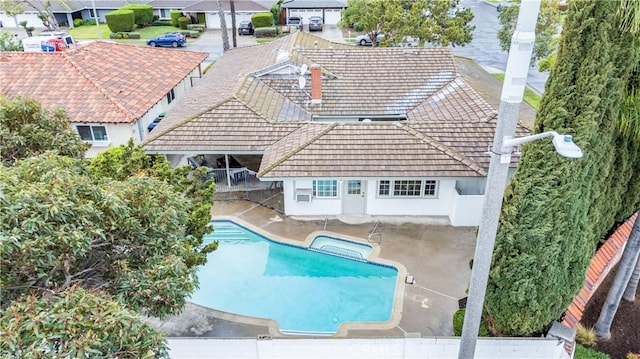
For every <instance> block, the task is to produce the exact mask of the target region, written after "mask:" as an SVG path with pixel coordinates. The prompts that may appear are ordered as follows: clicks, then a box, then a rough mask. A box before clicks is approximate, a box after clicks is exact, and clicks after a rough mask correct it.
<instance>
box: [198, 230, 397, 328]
mask: <svg viewBox="0 0 640 359" xmlns="http://www.w3.org/2000/svg"><path fill="white" fill-rule="evenodd" d="M213 226H214V232H213V233H212V234H209V235H207V236H205V240H206V241H212V240H218V241H219V246H218V249H217V250H216V251H214V252H212V253H210V254H209V256H208V262H207V264H206V265H205V266H203V267H201V268H200V270H199V273H198V275H199V279H200V288H199V289H198V290H197V291H196V292H195V293H194V294H193V295H192V296H191V299H190V301H191V302H193V303H196V304H198V305H201V306H205V307H209V308H212V309H216V310H220V311H224V312H228V313H233V314H239V315H244V316H250V317H258V318H268V319H273V320H275V321H276V322H277V323H278V326H279V330H280V332H282V333H286V334H325V335H330V334H335V333H336V332H337V331H338V328H339V326H340V325H341V324H343V323H347V322H386V321H388V320H390V319H391V316H392V312H393V305H394V296H395V289H396V283H397V278H398V270H397V269H396V268H394V267H391V266H388V265H383V264H378V263H372V262H368V261H366V260H353V259H349V258H345V257H342V256H336V255H331V254H328V253H324V252H322V251H314V250H309V249H308V248H305V247H299V246H294V245H290V244H286V243H280V242H275V241H273V240H270V239H268V238H266V237H264V236H262V235H261V234H258V233H256V232H254V231H252V230H250V229H248V228H246V227H243V226H241V225H239V224H237V223H235V222H232V221H228V220H224V221H213Z"/></svg>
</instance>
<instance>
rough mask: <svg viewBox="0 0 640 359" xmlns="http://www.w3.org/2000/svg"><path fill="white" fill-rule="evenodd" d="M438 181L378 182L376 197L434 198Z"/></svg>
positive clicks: (406, 180) (404, 180)
mask: <svg viewBox="0 0 640 359" xmlns="http://www.w3.org/2000/svg"><path fill="white" fill-rule="evenodd" d="M437 193H438V181H436V180H413V179H411V180H410V179H402V180H380V181H378V197H436V196H437Z"/></svg>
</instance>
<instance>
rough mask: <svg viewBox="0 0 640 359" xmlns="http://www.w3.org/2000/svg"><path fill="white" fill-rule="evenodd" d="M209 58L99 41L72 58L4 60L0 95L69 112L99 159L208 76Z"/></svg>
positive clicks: (17, 56) (136, 136)
mask: <svg viewBox="0 0 640 359" xmlns="http://www.w3.org/2000/svg"><path fill="white" fill-rule="evenodd" d="M207 56H208V54H206V53H201V52H193V51H174V50H171V49H161V48H150V47H144V46H132V45H121V44H116V43H111V42H102V41H96V42H92V43H90V44H88V45H86V46H83V47H79V48H77V49H75V50H71V51H67V52H54V53H34V52H3V53H0V74H1V75H0V94H2V95H7V96H10V97H13V96H28V97H33V98H35V99H36V100H38V101H40V102H41V103H42V105H43V106H44V107H47V108H51V109H53V108H63V109H65V110H66V111H67V113H68V114H69V117H70V120H71V123H72V125H73V126H74V127H75V128H76V130H77V131H78V133H79V135H80V137H81V138H82V139H83V140H85V141H87V142H89V143H91V144H92V147H91V148H90V149H89V151H88V152H87V156H88V157H93V156H95V155H96V154H98V153H99V152H101V151H103V150H105V149H107V148H109V147H113V146H118V145H121V144H124V143H126V142H127V141H128V140H129V139H130V138H133V140H134V142H136V143H140V142H141V141H143V140H144V139H145V138H146V137H147V136H148V130H147V126H148V125H149V123H151V122H152V121H153V119H154V118H156V117H157V116H158V115H159V114H160V113H161V112H165V111H168V110H169V109H170V108H172V107H173V106H174V105H175V103H176V100H177V99H179V98H181V97H182V96H184V95H185V93H186V92H187V91H189V90H190V89H191V87H192V86H193V79H194V78H200V77H202V69H201V63H202V61H204V60H205V59H206V58H207Z"/></svg>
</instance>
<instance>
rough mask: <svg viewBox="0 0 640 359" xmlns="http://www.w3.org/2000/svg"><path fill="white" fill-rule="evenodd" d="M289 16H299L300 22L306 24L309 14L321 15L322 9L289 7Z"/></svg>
mask: <svg viewBox="0 0 640 359" xmlns="http://www.w3.org/2000/svg"><path fill="white" fill-rule="evenodd" d="M289 16H300V17H301V18H302V22H303V23H304V24H305V25H308V24H309V18H310V17H311V16H320V17H322V9H289Z"/></svg>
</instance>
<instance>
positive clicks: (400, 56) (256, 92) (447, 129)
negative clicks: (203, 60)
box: [145, 32, 528, 178]
mask: <svg viewBox="0 0 640 359" xmlns="http://www.w3.org/2000/svg"><path fill="white" fill-rule="evenodd" d="M285 51H286V52H288V53H289V55H288V56H279V54H280V55H281V54H282V52H285ZM302 64H306V65H307V66H311V65H312V64H319V65H320V66H321V69H322V76H323V79H322V103H321V104H320V105H315V104H311V102H310V98H309V94H310V86H311V80H310V75H309V74H308V73H307V74H305V79H306V81H305V82H306V84H305V86H304V88H302V89H300V88H299V85H298V84H299V81H300V80H299V78H300V76H301V75H300V71H299V69H300V66H301V65H302ZM230 103H234V104H235V105H234V106H237V111H238V114H235V115H234V114H233V113H231V112H228V113H227V112H224V115H225V116H229V117H230V118H232V119H233V120H231V119H225V118H222V117H220V116H222V113H218V112H217V111H216V106H219V105H220V106H221V105H222V104H225V106H229V104H230ZM218 104H219V105H218ZM229 110H231V109H229ZM246 111H250V112H252V113H253V115H252V116H248V115H244V113H245V112H246ZM214 114H215V116H218V117H217V119H216V120H215V121H212V120H211V116H214ZM255 116H257V117H259V118H260V120H257V119H256V118H257V117H255ZM334 116H335V117H336V118H347V117H348V118H366V117H372V118H381V117H387V118H391V119H396V120H400V119H403V118H406V120H405V121H402V125H401V126H396V125H394V124H393V123H391V122H376V121H374V122H373V123H368V124H363V123H358V122H355V123H354V122H339V123H333V124H328V123H319V122H312V121H313V120H314V119H317V118H321V117H322V118H325V119H326V118H329V119H331V118H333V117H334ZM495 119H496V111H495V110H494V109H493V108H492V107H491V105H489V104H488V103H487V102H485V101H484V100H483V99H482V98H481V97H480V95H479V94H478V93H477V92H476V91H475V90H474V89H473V88H471V87H470V86H469V85H468V84H467V83H466V82H465V81H464V80H463V79H462V78H461V77H460V76H459V74H458V73H457V69H456V63H455V60H454V57H453V56H452V54H451V51H450V50H449V49H446V48H419V49H404V48H376V49H367V48H356V47H354V46H350V45H345V44H337V43H332V42H329V41H326V40H323V39H321V38H318V37H315V36H313V35H310V34H307V33H303V32H297V33H294V34H291V35H289V36H286V37H283V38H281V39H278V40H275V41H273V42H271V43H268V44H265V45H258V46H252V47H245V48H239V49H234V50H231V51H229V52H227V53H226V54H225V55H224V56H223V57H221V58H220V59H219V60H218V61H217V62H216V63H215V64H214V65H213V67H212V68H211V69H210V71H209V72H208V73H207V75H206V76H205V78H204V79H203V80H202V81H200V83H199V84H198V85H197V86H196V88H195V89H194V90H193V91H191V92H190V93H189V94H187V96H186V97H185V98H184V99H183V100H182V102H181V103H179V104H178V106H176V110H175V111H171V112H170V113H169V114H168V116H167V117H166V118H165V120H164V121H162V123H161V124H160V125H159V127H158V129H159V131H158V130H155V131H154V134H153V135H152V136H153V137H151V138H150V139H148V140H147V142H146V144H145V147H146V149H147V150H149V151H153V152H160V153H163V152H164V153H167V152H172V153H173V152H180V151H181V150H188V151H190V152H196V153H197V152H198V151H200V152H203V153H206V152H208V151H224V150H225V149H226V151H229V152H230V151H235V150H249V148H251V149H252V150H259V149H262V150H265V152H264V155H263V160H262V164H261V168H260V175H261V176H263V177H268V178H281V177H306V176H328V175H330V176H358V177H362V176H385V177H388V176H422V177H424V176H437V177H442V176H446V177H460V176H484V175H486V173H485V171H484V168H486V167H488V164H489V156H488V155H487V149H488V147H489V145H490V144H491V142H492V141H493V134H494V129H495ZM203 121H205V122H206V121H209V122H207V126H208V128H205V127H202V128H200V129H199V130H200V131H211V132H212V134H211V135H210V137H209V138H208V139H207V141H201V140H199V138H201V136H195V137H190V136H189V135H187V134H189V133H191V134H194V135H195V133H194V132H193V130H192V129H191V127H188V126H193V125H194V124H195V123H203ZM216 121H219V123H224V125H221V126H218V125H217V122H216ZM225 121H227V122H228V121H232V122H233V123H234V124H235V126H244V125H245V124H244V122H245V121H247V126H250V127H251V131H250V135H248V136H247V138H246V139H244V140H243V139H242V138H241V136H240V137H239V136H238V131H236V130H235V128H234V127H233V126H230V125H228V123H227V122H225ZM260 124H262V126H264V127H263V130H262V132H263V134H264V136H265V138H264V139H262V138H258V137H257V135H256V133H258V132H259V131H260ZM280 126H288V127H286V129H281V128H280ZM294 126H295V127H294ZM183 127H185V128H183ZM274 131H280V132H278V133H279V134H278V135H277V136H273V134H274V133H275V132H274ZM518 133H519V134H526V133H528V130H526V129H525V128H519V129H518ZM214 134H215V135H214ZM251 136H253V137H251ZM278 136H280V137H278ZM196 137H197V138H198V139H196ZM251 138H253V139H255V140H254V141H253V142H255V143H253V142H252V141H251ZM247 140H249V141H247ZM225 146H226V147H225Z"/></svg>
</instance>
